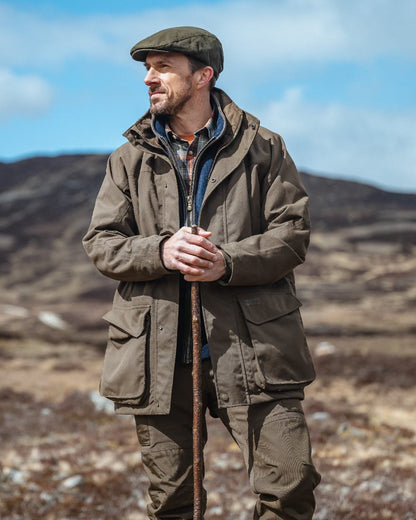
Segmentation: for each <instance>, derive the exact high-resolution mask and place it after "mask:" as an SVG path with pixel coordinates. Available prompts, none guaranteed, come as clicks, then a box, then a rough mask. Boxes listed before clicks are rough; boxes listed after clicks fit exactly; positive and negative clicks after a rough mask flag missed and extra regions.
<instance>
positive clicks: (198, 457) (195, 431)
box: [191, 225, 203, 520]
mask: <svg viewBox="0 0 416 520" xmlns="http://www.w3.org/2000/svg"><path fill="white" fill-rule="evenodd" d="M192 233H193V234H194V235H197V234H198V227H197V226H196V225H193V226H192ZM191 305H192V390H193V422H192V440H193V446H192V448H193V466H194V467H193V470H194V519H193V520H201V519H202V466H203V454H202V366H201V350H202V345H201V307H200V300H199V283H198V282H192V283H191Z"/></svg>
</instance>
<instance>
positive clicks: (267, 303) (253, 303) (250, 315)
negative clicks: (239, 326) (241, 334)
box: [238, 292, 301, 325]
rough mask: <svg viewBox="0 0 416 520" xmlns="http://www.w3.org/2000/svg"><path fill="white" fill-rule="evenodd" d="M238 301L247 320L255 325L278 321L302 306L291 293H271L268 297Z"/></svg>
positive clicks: (252, 297)
mask: <svg viewBox="0 0 416 520" xmlns="http://www.w3.org/2000/svg"><path fill="white" fill-rule="evenodd" d="M238 301H239V303H240V307H241V310H242V311H243V314H244V317H245V319H246V320H247V321H249V322H251V323H254V324H255V325H260V324H261V323H266V322H268V321H271V320H276V319H277V318H280V317H281V316H285V315H286V314H289V313H291V312H293V311H295V310H296V309H298V308H299V307H300V306H301V303H300V301H299V300H298V299H297V298H296V296H294V295H293V294H291V293H275V294H273V293H272V292H271V293H269V294H267V295H264V294H261V295H259V296H256V295H253V296H250V297H247V298H239V299H238Z"/></svg>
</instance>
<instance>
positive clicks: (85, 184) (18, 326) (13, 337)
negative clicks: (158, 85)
mask: <svg viewBox="0 0 416 520" xmlns="http://www.w3.org/2000/svg"><path fill="white" fill-rule="evenodd" d="M415 23H416V3H415V2H413V1H410V0H402V1H401V2H392V1H391V0H374V1H373V2H358V1H356V0H352V1H350V2H342V1H341V0H332V1H330V0H310V1H307V0H292V1H289V0H281V1H280V0H277V1H273V2H272V1H264V0H263V1H261V0H260V1H255V2H254V1H238V2H237V1H226V0H213V1H200V2H196V1H187V0H183V1H175V2H172V1H165V0H160V1H159V2H157V5H156V6H153V4H151V3H145V2H137V1H135V2H133V1H130V0H125V1H123V2H115V1H109V0H103V1H100V2H95V1H90V2H82V1H80V0H73V1H71V2H69V1H66V0H62V1H61V2H52V1H44V0H37V1H36V2H35V1H34V0H32V1H19V0H16V1H13V2H12V1H9V2H5V1H0V42H1V45H0V290H1V295H0V370H1V379H0V397H1V398H0V517H1V518H5V519H12V518H13V519H15V518H21V519H37V518H42V519H51V520H53V519H59V520H62V519H66V518H68V519H109V520H110V519H114V518H120V519H128V520H140V519H144V518H146V515H145V507H146V500H147V499H146V477H145V475H144V472H143V469H142V467H141V461H140V452H139V450H138V446H137V441H136V438H135V432H134V427H133V423H132V421H131V418H120V417H114V416H113V412H112V406H111V404H110V403H109V402H106V401H105V400H102V399H101V398H100V397H99V395H98V393H97V389H98V380H99V374H100V369H101V363H102V357H103V352H104V347H105V342H106V326H105V324H104V322H102V321H101V316H102V315H103V314H104V313H105V312H106V311H107V310H108V309H109V307H110V306H111V299H112V294H113V291H114V289H115V284H114V282H112V281H111V280H107V279H105V278H104V277H102V276H100V275H99V274H98V273H96V272H95V270H94V268H93V266H92V265H90V263H89V261H88V260H87V258H86V256H85V253H84V252H83V250H82V247H81V238H82V236H83V234H84V233H85V231H86V229H87V227H88V223H89V218H90V216H91V212H92V208H93V204H94V200H95V197H96V194H97V191H98V189H99V186H100V183H101V181H102V178H103V175H104V171H105V164H106V159H107V157H108V154H109V153H111V151H113V150H114V149H115V148H116V147H118V146H119V145H121V144H122V143H123V142H124V138H123V137H122V135H121V134H122V133H123V131H124V130H126V129H127V128H128V127H129V126H130V125H131V124H132V123H133V122H135V121H136V120H137V119H138V118H139V117H141V115H142V114H143V113H144V112H145V111H146V110H147V108H148V97H147V88H146V87H145V85H144V84H143V78H144V68H143V65H142V64H141V63H137V62H134V61H133V60H132V59H131V58H130V55H129V50H130V48H131V47H132V46H133V45H134V44H135V43H136V42H137V41H138V40H140V39H142V38H143V37H145V36H148V35H149V34H151V33H153V32H155V31H158V30H160V29H163V28H166V27H169V26H179V25H197V26H202V27H204V28H206V29H208V30H209V31H211V32H213V33H215V34H216V35H217V36H218V37H219V38H220V40H221V41H222V43H223V47H224V52H225V70H224V72H223V73H222V74H221V76H220V78H219V81H218V83H217V86H218V87H219V88H222V89H224V90H225V91H226V92H227V93H228V94H229V95H230V96H231V97H232V98H233V100H234V101H235V102H236V103H237V104H238V105H240V106H241V107H242V108H244V109H246V110H247V111H249V112H251V113H252V114H254V115H256V116H257V117H259V118H260V120H261V123H262V124H263V125H264V126H266V127H268V128H270V129H271V130H273V131H276V132H278V133H280V134H281V135H282V136H283V137H284V139H285V141H286V144H287V147H288V149H289V152H290V154H291V155H292V157H293V158H294V160H295V162H296V164H297V165H298V168H299V170H300V171H301V175H302V180H303V182H304V184H305V186H306V188H307V190H308V192H309V195H310V201H311V216H312V225H313V233H312V241H311V246H310V250H309V255H308V258H307V262H306V263H305V264H304V265H302V266H301V267H299V268H298V269H297V270H296V277H297V286H298V293H299V296H300V299H301V300H302V301H303V314H302V315H303V319H304V323H305V327H306V330H307V334H308V339H309V343H310V347H311V351H312V354H313V357H314V360H315V363H316V367H317V372H318V379H317V381H316V382H315V383H313V384H312V385H311V386H310V387H309V388H308V389H307V396H306V397H307V399H306V401H305V411H306V413H307V416H308V420H309V424H310V429H311V436H312V442H313V447H314V457H315V462H316V465H317V466H318V469H319V470H320V471H321V473H322V475H323V480H322V484H321V485H320V487H319V488H318V492H317V499H318V507H317V512H316V519H317V520H338V519H339V520H341V519H354V520H357V519H365V520H368V519H377V520H379V519H381V518H383V519H384V518H386V519H400V520H403V519H404V520H414V519H416V509H415V506H414V497H415V496H416V483H415V479H414V467H415V463H416V436H415V435H416V412H415V410H414V402H415V397H416V392H415V375H414V374H415V372H416V345H415V338H416V320H415V304H416V283H415V282H416V257H415V252H416V171H415V164H416V118H415V116H416V95H415V92H416V39H415V37H414V27H415ZM209 427H210V433H211V435H210V440H209V443H208V446H207V450H206V464H207V475H206V487H207V489H208V491H209V503H208V511H207V514H206V518H207V520H211V519H215V518H221V519H226V520H237V519H238V520H246V519H249V518H251V517H252V512H251V510H252V506H253V503H254V499H253V497H252V495H251V493H250V491H249V485H248V481H247V478H246V476H245V469H244V467H243V463H242V459H241V456H240V454H239V452H238V450H237V449H236V446H235V444H234V443H233V442H232V440H231V439H230V438H229V437H228V436H227V434H226V433H225V432H224V431H223V428H222V426H221V425H220V426H218V425H217V424H216V422H215V421H212V420H211V421H210V423H209Z"/></svg>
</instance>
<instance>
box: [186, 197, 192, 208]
mask: <svg viewBox="0 0 416 520" xmlns="http://www.w3.org/2000/svg"><path fill="white" fill-rule="evenodd" d="M187 201H188V208H187V209H188V211H192V197H191V196H190V195H188V197H187Z"/></svg>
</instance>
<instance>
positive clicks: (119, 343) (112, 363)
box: [100, 305, 150, 403]
mask: <svg viewBox="0 0 416 520" xmlns="http://www.w3.org/2000/svg"><path fill="white" fill-rule="evenodd" d="M103 319H104V320H106V321H107V322H108V323H109V329H108V343H107V349H106V352H105V356H104V363H103V370H102V375H101V381H100V392H101V395H103V396H105V397H108V398H110V399H113V400H126V399H129V400H131V399H134V400H135V402H136V403H140V402H141V401H142V400H143V398H144V396H145V395H146V391H147V383H148V381H147V379H148V376H147V372H148V345H149V337H148V336H149V332H150V305H143V306H140V307H138V306H135V307H127V308H125V307H123V308H121V307H113V309H112V310H111V311H109V312H107V313H106V314H105V315H104V316H103Z"/></svg>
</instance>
